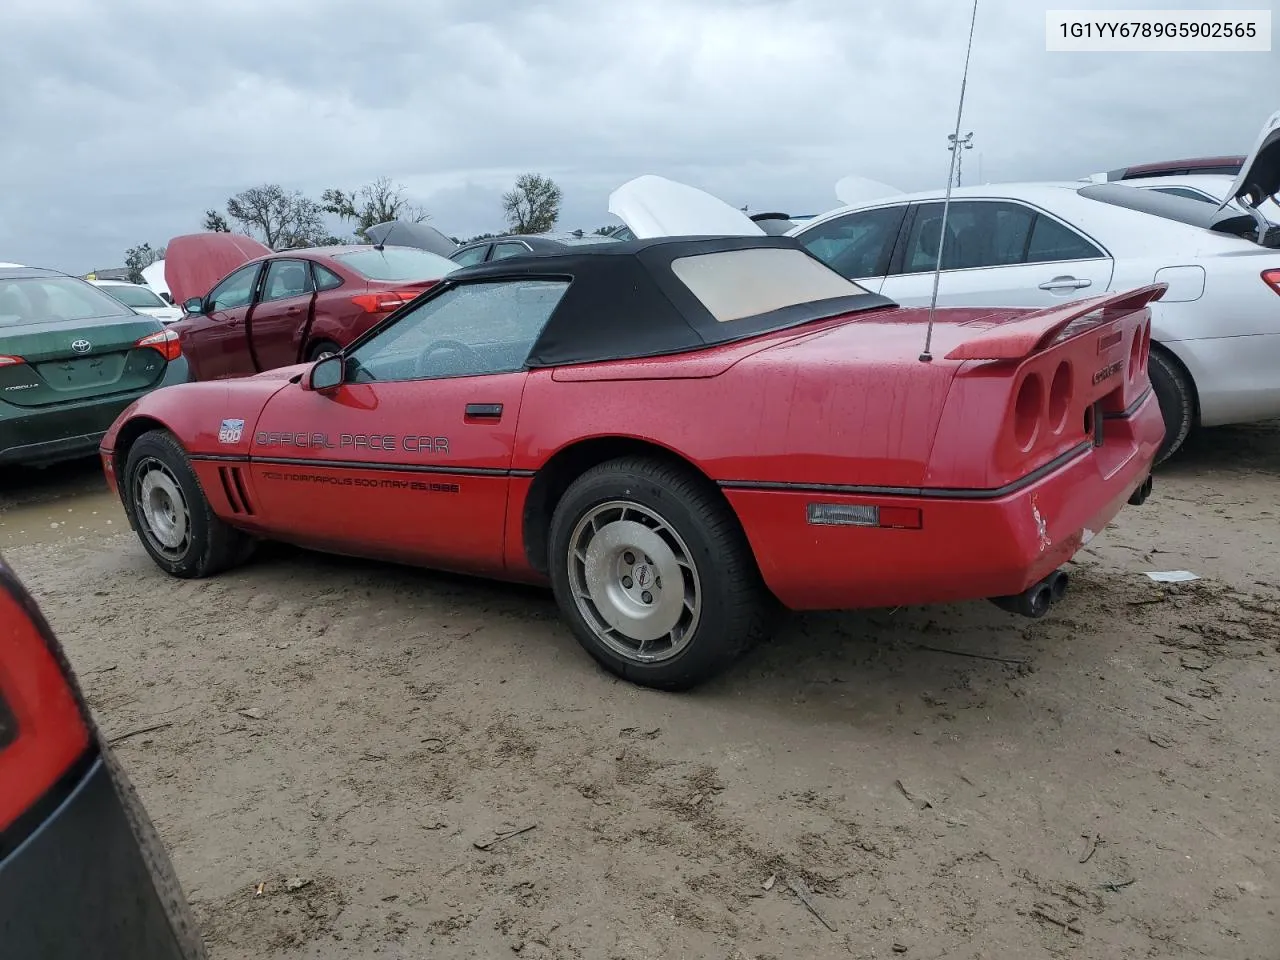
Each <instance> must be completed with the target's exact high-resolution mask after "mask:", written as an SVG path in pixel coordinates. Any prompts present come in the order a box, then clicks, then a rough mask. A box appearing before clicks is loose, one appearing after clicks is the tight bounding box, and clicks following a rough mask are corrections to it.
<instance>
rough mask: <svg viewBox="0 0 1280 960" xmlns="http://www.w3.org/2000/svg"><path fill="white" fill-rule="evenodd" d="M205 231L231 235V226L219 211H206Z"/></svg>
mask: <svg viewBox="0 0 1280 960" xmlns="http://www.w3.org/2000/svg"><path fill="white" fill-rule="evenodd" d="M203 229H205V230H208V231H210V232H211V233H230V232H231V225H230V224H228V223H227V218H226V217H224V216H223V215H222V214H220V213H219V212H218V211H217V210H206V211H205V212H204V227H203Z"/></svg>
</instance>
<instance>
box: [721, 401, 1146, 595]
mask: <svg viewBox="0 0 1280 960" xmlns="http://www.w3.org/2000/svg"><path fill="white" fill-rule="evenodd" d="M1163 435H1164V426H1163V421H1162V420H1161V418H1160V411H1159V407H1158V405H1157V402H1156V399H1155V396H1154V394H1151V395H1149V396H1148V397H1147V399H1146V400H1145V401H1144V402H1143V403H1142V405H1141V406H1139V407H1138V408H1137V409H1136V410H1134V411H1133V412H1132V413H1131V414H1130V415H1129V416H1126V417H1115V418H1110V419H1108V420H1107V421H1106V422H1105V424H1104V442H1103V444H1102V446H1100V447H1093V446H1091V445H1088V444H1086V445H1084V446H1083V447H1082V448H1081V449H1080V450H1079V451H1078V452H1076V453H1075V455H1074V456H1071V457H1070V458H1068V459H1066V460H1065V462H1063V463H1061V464H1060V465H1059V466H1058V467H1057V468H1056V469H1054V470H1052V471H1051V472H1049V473H1046V474H1044V475H1042V476H1038V477H1036V478H1035V479H1033V480H1031V481H1029V482H1025V483H1023V484H1021V485H1017V486H1016V488H1015V489H1013V490H1012V491H1011V492H1008V493H1005V494H1003V495H1000V496H997V497H992V498H974V497H964V496H958V495H957V496H951V495H949V494H947V493H946V492H945V491H928V493H929V494H930V495H925V496H912V497H907V496H863V495H858V494H843V493H833V492H829V491H827V490H821V491H806V490H803V489H797V490H794V491H792V490H777V489H770V490H751V489H742V488H735V489H726V490H725V491H724V492H725V495H726V497H727V498H728V500H729V502H730V503H731V504H732V505H733V508H734V510H735V511H736V513H737V514H738V517H739V518H740V519H741V521H742V524H743V527H744V529H745V530H746V533H747V537H748V539H749V540H750V541H751V545H752V548H753V549H754V552H755V555H756V558H757V561H758V563H759V565H760V571H761V573H762V574H763V576H764V579H765V582H766V583H767V584H768V585H769V588H770V589H771V590H772V591H773V592H774V594H775V595H776V596H777V597H778V599H779V600H780V601H781V602H782V603H783V604H785V605H786V606H788V607H790V608H792V609H794V610H836V609H852V608H861V607H884V606H898V605H904V606H905V605H917V604H931V603H949V602H955V601H963V600H978V599H983V598H987V597H996V596H1005V595H1009V594H1015V593H1020V592H1021V591H1022V590H1024V589H1026V588H1027V587H1029V586H1031V585H1032V584H1033V583H1036V582H1037V581H1039V580H1041V579H1043V578H1044V577H1045V576H1047V575H1048V574H1049V573H1051V572H1052V571H1053V570H1055V569H1056V568H1058V567H1060V566H1062V565H1063V564H1064V563H1066V562H1067V561H1068V560H1070V559H1071V558H1072V557H1073V556H1075V554H1076V553H1077V552H1078V551H1079V550H1080V548H1081V547H1082V546H1083V545H1084V544H1086V543H1088V542H1089V540H1091V539H1092V538H1093V537H1094V536H1095V535H1096V534H1097V533H1099V532H1100V531H1101V530H1102V529H1103V528H1104V527H1105V526H1106V525H1107V524H1108V523H1110V522H1111V521H1112V520H1113V519H1114V518H1115V516H1116V514H1118V513H1119V512H1120V510H1121V509H1122V508H1123V507H1124V505H1125V502H1126V501H1127V500H1128V499H1129V497H1130V496H1131V495H1132V494H1133V492H1134V491H1135V490H1137V489H1138V488H1139V487H1141V486H1142V485H1143V484H1144V483H1145V482H1146V481H1147V479H1148V477H1149V476H1150V470H1151V463H1152V460H1153V458H1154V456H1155V451H1156V448H1157V447H1158V445H1159V443H1160V440H1161V438H1162V437H1163ZM812 503H831V504H845V505H876V506H880V507H888V506H893V507H908V508H914V509H917V510H919V512H920V517H921V525H920V529H891V528H880V527H858V526H819V525H814V524H811V523H809V522H808V519H807V508H808V505H809V504H812Z"/></svg>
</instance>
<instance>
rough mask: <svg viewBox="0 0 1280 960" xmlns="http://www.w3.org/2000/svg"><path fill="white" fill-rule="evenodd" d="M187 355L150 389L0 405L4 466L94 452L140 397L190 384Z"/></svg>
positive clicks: (0, 452) (38, 463)
mask: <svg viewBox="0 0 1280 960" xmlns="http://www.w3.org/2000/svg"><path fill="white" fill-rule="evenodd" d="M189 379H190V370H189V368H188V366H187V361H186V359H185V358H181V357H180V358H179V359H177V360H174V361H172V362H171V363H170V364H169V365H168V368H167V369H166V370H165V375H164V377H163V378H162V379H161V380H160V382H159V383H158V384H157V385H156V386H154V387H151V388H149V389H147V390H142V391H138V392H135V393H127V394H123V395H121V396H118V397H108V398H105V399H90V400H84V401H81V402H80V403H74V404H59V405H58V406H56V407H43V408H29V407H17V406H14V405H12V404H2V403H0V464H3V465H10V464H23V465H27V466H45V465H47V464H51V463H57V462H58V461H61V460H74V459H76V458H78V457H87V456H92V455H93V454H95V453H97V452H98V445H99V443H101V441H102V438H103V437H104V436H105V435H106V433H107V430H108V429H109V428H110V427H111V424H113V423H114V422H115V420H116V417H118V416H120V414H121V413H122V412H123V411H124V410H125V408H127V407H128V406H129V404H131V403H133V402H134V401H135V400H137V399H138V398H139V397H143V396H146V395H147V394H148V393H151V392H152V391H153V390H158V389H160V388H161V387H168V386H173V385H174V384H178V383H186V382H187V381H188V380H189Z"/></svg>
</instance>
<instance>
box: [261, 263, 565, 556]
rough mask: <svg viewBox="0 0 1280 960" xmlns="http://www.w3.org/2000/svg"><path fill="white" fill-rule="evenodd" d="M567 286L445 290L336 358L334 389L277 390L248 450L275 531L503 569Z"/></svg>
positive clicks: (499, 283) (546, 283)
mask: <svg viewBox="0 0 1280 960" xmlns="http://www.w3.org/2000/svg"><path fill="white" fill-rule="evenodd" d="M566 286H567V281H563V280H543V279H523V278H521V279H510V280H489V281H472V282H469V283H462V284H458V285H455V286H449V287H446V288H445V289H443V290H442V291H441V292H440V293H439V294H436V295H435V296H433V297H431V298H429V299H427V300H425V301H423V302H422V303H420V304H419V305H418V306H417V307H415V308H414V309H413V310H411V311H409V312H407V313H405V314H403V315H402V316H401V317H400V318H398V319H397V320H396V322H395V323H394V324H392V325H391V326H389V327H386V328H383V329H380V330H378V331H377V332H376V333H375V334H373V335H372V336H371V337H370V338H368V339H366V340H364V341H363V342H361V343H357V344H355V345H354V346H353V348H352V349H350V350H349V351H348V352H347V353H346V354H345V355H344V357H343V358H342V359H340V360H333V361H330V362H333V363H341V364H343V370H344V374H343V380H342V382H341V383H340V384H339V385H337V386H336V387H334V388H332V389H327V390H323V391H318V390H309V389H307V388H306V385H305V383H296V384H289V385H288V386H287V387H285V389H283V390H281V391H280V392H279V393H277V394H276V395H275V396H274V397H272V399H271V400H270V401H269V402H268V404H267V406H266V408H265V409H264V410H263V413H262V415H261V417H260V418H259V420H258V423H257V427H256V429H255V431H254V436H253V441H252V446H251V450H250V456H251V466H250V469H251V471H252V474H253V481H254V488H255V491H256V494H255V495H256V497H257V499H258V501H259V502H258V505H257V507H256V508H255V511H256V512H257V513H258V515H259V516H261V517H262V518H263V522H264V523H265V524H267V525H268V526H269V527H270V528H271V529H272V530H273V532H275V533H276V535H278V536H280V537H281V538H283V539H291V540H294V541H295V542H299V543H304V544H309V545H313V546H318V547H321V548H322V549H327V550H333V551H337V552H344V553H355V554H361V555H366V556H378V557H385V558H388V559H398V560H405V561H409V562H415V563H423V564H425V565H428V566H435V567H440V568H444V569H453V570H460V571H467V572H473V573H481V574H500V573H501V571H502V569H503V568H504V561H503V550H504V543H505V529H506V504H507V494H508V486H509V476H508V474H509V471H510V468H511V459H512V455H513V445H514V442H515V436H516V425H517V420H518V418H519V413H520V402H521V398H522V395H523V392H524V386H525V379H526V377H527V373H526V369H525V364H526V361H527V359H528V356H529V351H530V350H531V349H532V348H533V344H534V342H535V341H536V340H537V338H538V335H539V334H540V333H541V330H542V327H543V326H544V325H545V323H546V321H547V319H548V318H549V317H550V316H551V313H552V311H553V310H554V309H555V306H556V304H557V303H558V302H559V300H560V297H561V296H562V295H563V293H564V290H565V288H566Z"/></svg>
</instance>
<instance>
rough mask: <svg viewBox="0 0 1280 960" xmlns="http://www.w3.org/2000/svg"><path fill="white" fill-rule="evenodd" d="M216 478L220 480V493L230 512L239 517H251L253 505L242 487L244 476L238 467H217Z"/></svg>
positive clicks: (243, 486)
mask: <svg viewBox="0 0 1280 960" xmlns="http://www.w3.org/2000/svg"><path fill="white" fill-rule="evenodd" d="M218 477H219V478H220V479H221V480H222V492H223V494H225V495H226V498H227V503H229V504H231V512H232V513H236V514H240V515H241V516H246V517H252V516H253V504H252V502H250V500H249V493H248V491H247V490H246V488H245V485H244V476H243V474H242V473H241V471H240V468H239V467H219V468H218Z"/></svg>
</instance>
